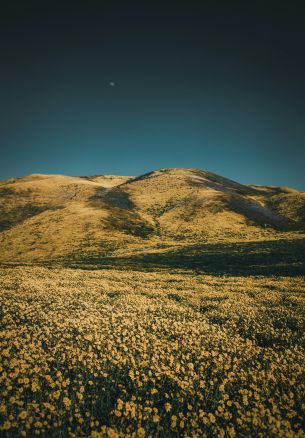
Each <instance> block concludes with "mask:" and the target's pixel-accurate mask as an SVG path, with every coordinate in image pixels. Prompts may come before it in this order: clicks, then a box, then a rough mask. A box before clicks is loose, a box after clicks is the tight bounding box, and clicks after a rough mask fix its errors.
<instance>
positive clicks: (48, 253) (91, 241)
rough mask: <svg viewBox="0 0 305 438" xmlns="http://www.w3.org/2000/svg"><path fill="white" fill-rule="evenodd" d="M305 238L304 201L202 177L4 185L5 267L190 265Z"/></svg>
mask: <svg viewBox="0 0 305 438" xmlns="http://www.w3.org/2000/svg"><path fill="white" fill-rule="evenodd" d="M304 237H305V193H304V192H299V191H297V190H294V189H289V188H286V187H270V186H256V185H251V186H247V185H242V184H239V183H237V182H234V181H232V180H229V179H227V178H224V177H222V176H219V175H216V174H214V173H211V172H208V171H204V170H198V169H161V170H157V171H153V172H150V173H147V174H144V175H141V176H138V177H128V176H112V175H106V176H103V175H101V176H100V175H99V176H84V177H71V176H63V175H42V174H35V175H29V176H26V177H21V178H11V179H9V180H6V181H1V182H0V248H1V251H0V261H1V262H2V263H12V262H14V263H32V262H34V263H46V262H52V263H68V262H71V261H79V262H82V263H86V262H90V263H91V262H97V261H98V262H101V261H103V260H106V259H107V260H108V259H109V258H111V259H115V260H122V259H124V258H125V259H126V258H128V259H131V258H135V257H136V259H137V258H139V257H140V258H141V259H143V255H145V256H147V255H148V256H152V255H157V256H158V254H160V255H162V257H164V256H165V258H166V254H172V253H173V252H174V253H175V254H180V256H181V255H182V256H183V257H185V255H186V254H189V253H190V251H191V253H192V254H193V253H194V248H197V252H196V251H195V252H196V254H197V255H198V254H202V253H203V252H204V250H205V249H206V248H208V246H211V245H212V246H213V245H214V246H215V247H216V246H217V245H218V246H217V248H218V247H219V245H222V246H223V247H224V248H228V247H232V245H235V250H236V251H240V249H238V248H241V247H242V245H245V244H248V247H249V245H251V243H252V244H253V245H254V244H257V243H258V242H261V243H262V244H263V242H284V247H285V242H287V245H289V244H291V242H298V244H299V243H300V242H301V241H302V242H303V239H304ZM246 251H248V250H246ZM301 251H302V249H301ZM292 252H293V250H292ZM180 256H179V257H180ZM162 257H161V258H162ZM161 258H160V259H161ZM180 258H181V257H180ZM154 260H155V259H154Z"/></svg>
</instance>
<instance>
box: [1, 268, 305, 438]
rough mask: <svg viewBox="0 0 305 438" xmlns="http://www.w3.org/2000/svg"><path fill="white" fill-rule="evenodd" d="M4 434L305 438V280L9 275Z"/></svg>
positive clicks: (42, 272)
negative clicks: (270, 437) (291, 437)
mask: <svg viewBox="0 0 305 438" xmlns="http://www.w3.org/2000/svg"><path fill="white" fill-rule="evenodd" d="M0 283H1V291H0V303H1V314H0V315H1V316H0V325H1V326H0V352H1V365H0V372H1V377H0V393H1V401H0V434H1V436H4V437H13V436H35V435H42V436H62V437H63V436H74V437H80V436H91V437H104V436H107V437H116V436H122V437H123V436H124V437H126V436H132V437H145V436H147V437H148V436H152V437H155V436H159V437H162V436H188V437H196V436H198V437H199V436H200V437H202V436H220V437H234V436H261V437H265V436H274V437H287V436H300V437H301V436H305V432H304V428H305V426H304V413H305V398H304V394H305V379H304V371H305V365H304V364H305V335H304V325H305V318H304V314H305V306H304V304H305V295H304V292H305V287H304V281H303V280H302V278H301V277H294V278H292V277H290V278H289V277H286V278H272V277H270V278H268V277H227V276H223V277H221V276H218V277H216V276H214V277H213V276H207V275H199V274H195V273H191V272H188V273H187V272H183V271H180V272H179V271H176V272H168V271H160V272H137V271H122V270H121V271H120V270H104V271H94V270H87V271H84V270H80V269H59V268H58V269H55V268H54V269H47V268H39V267H15V268H2V269H1V272H0Z"/></svg>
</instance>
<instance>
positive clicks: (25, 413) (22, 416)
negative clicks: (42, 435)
mask: <svg viewBox="0 0 305 438" xmlns="http://www.w3.org/2000/svg"><path fill="white" fill-rule="evenodd" d="M27 415H28V413H27V412H26V411H21V412H20V414H19V415H18V417H19V418H20V419H21V420H24V419H25V418H26V416H27Z"/></svg>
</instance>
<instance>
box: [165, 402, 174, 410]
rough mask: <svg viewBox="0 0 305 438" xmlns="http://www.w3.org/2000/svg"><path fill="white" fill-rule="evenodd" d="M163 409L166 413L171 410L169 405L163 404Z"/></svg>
mask: <svg viewBox="0 0 305 438" xmlns="http://www.w3.org/2000/svg"><path fill="white" fill-rule="evenodd" d="M164 409H165V411H166V412H169V411H170V410H171V409H172V405H171V404H170V403H165V405H164Z"/></svg>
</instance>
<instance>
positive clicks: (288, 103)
mask: <svg viewBox="0 0 305 438" xmlns="http://www.w3.org/2000/svg"><path fill="white" fill-rule="evenodd" d="M304 22H305V6H304V5H302V2H296V1H293V0H291V1H289V2H288V1H285V2H284V1H277V2H273V1H260V0H256V1H238V0H236V1H228V0H226V1H220V0H219V1H217V0H211V1H208V0H206V1H204V0H202V1H199V0H197V1H193V0H185V1H181V0H175V1H166V0H163V1H158V0H145V1H143V0H141V1H134V0H128V1H126V0H125V1H116V0H108V1H106V0H86V1H85V0H82V1H78V0H74V1H72V0H71V1H66V0H61V1H56V0H52V1H49V0H44V1H41V0H40V1H33V0H27V1H24V0H22V1H14V0H10V1H8V0H7V1H6V2H3V3H2V4H1V13H0V63H1V64H0V149H1V151H0V152H1V153H0V179H6V178H10V177H16V176H22V175H27V174H31V173H60V174H66V175H97V174H120V175H140V174H142V173H145V172H149V171H151V170H155V169H159V168H166V167H193V168H201V169H206V170H210V171H212V172H215V173H218V174H220V175H223V176H226V177H228V178H231V179H234V180H236V181H239V182H241V183H245V184H252V183H253V184H269V185H281V186H291V187H295V188H297V189H300V190H305V172H304V167H305V166H304V163H305V142H304V140H305V123H304V122H305V56H304V55H305V53H304V51H305V26H304Z"/></svg>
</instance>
